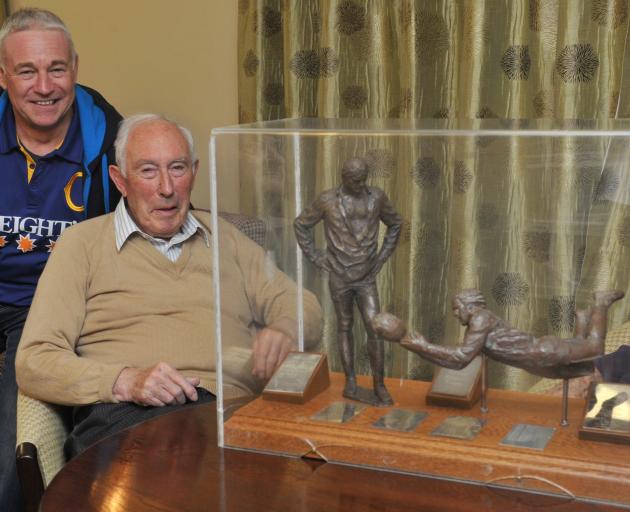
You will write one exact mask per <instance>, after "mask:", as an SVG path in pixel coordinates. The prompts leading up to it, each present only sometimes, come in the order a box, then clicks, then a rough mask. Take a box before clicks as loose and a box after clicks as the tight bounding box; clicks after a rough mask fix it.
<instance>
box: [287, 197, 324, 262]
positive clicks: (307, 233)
mask: <svg viewBox="0 0 630 512" xmlns="http://www.w3.org/2000/svg"><path fill="white" fill-rule="evenodd" d="M323 218H324V208H323V205H322V204H321V201H320V199H319V198H318V199H317V200H316V201H315V202H314V203H313V204H312V205H311V206H309V207H307V208H305V209H304V210H303V211H302V213H300V215H298V216H297V218H296V219H295V221H294V222H293V230H294V231H295V238H296V240H297V243H298V244H299V246H300V248H301V249H302V252H303V253H304V256H306V258H307V259H308V260H309V261H310V262H311V263H313V264H314V265H315V266H316V267H317V268H319V269H320V270H325V271H327V272H329V271H330V266H329V264H328V261H327V259H326V253H325V252H324V251H319V250H317V249H316V248H315V238H314V236H313V227H315V225H316V224H317V223H319V222H320V221H321V220H322V219H323Z"/></svg>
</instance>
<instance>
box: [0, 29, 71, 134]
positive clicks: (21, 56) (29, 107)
mask: <svg viewBox="0 0 630 512" xmlns="http://www.w3.org/2000/svg"><path fill="white" fill-rule="evenodd" d="M77 71H78V60H76V59H75V60H74V61H73V59H72V52H71V49H70V44H69V43H68V40H67V39H66V37H65V35H64V34H63V32H61V31H60V30H24V31H21V32H13V33H12V34H10V35H9V36H7V38H6V39H5V41H4V67H3V68H2V69H0V85H2V87H4V88H5V89H6V90H7V92H8V94H9V99H10V100H11V105H12V106H13V110H14V112H15V121H16V124H17V126H18V129H19V128H20V126H26V127H28V128H29V129H30V130H36V131H40V132H47V131H51V130H54V129H55V128H57V127H58V126H59V125H61V124H62V123H63V122H64V121H69V119H70V117H71V115H72V103H73V102H74V85H75V83H76V81H77Z"/></svg>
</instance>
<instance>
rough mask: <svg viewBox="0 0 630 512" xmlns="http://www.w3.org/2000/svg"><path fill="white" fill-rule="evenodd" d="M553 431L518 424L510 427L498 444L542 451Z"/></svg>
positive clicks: (549, 428)
mask: <svg viewBox="0 0 630 512" xmlns="http://www.w3.org/2000/svg"><path fill="white" fill-rule="evenodd" d="M555 431H556V429H555V428H552V427H541V426H538V425H528V424H526V423H518V424H516V425H514V426H513V427H512V430H510V433H509V434H508V435H507V436H505V437H504V438H503V439H502V441H501V442H500V443H499V444H503V445H506V446H518V447H519V448H531V449H532V450H544V449H545V447H546V446H547V443H548V442H549V441H550V440H551V437H552V436H553V433H554V432H555Z"/></svg>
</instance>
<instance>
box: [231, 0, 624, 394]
mask: <svg viewBox="0 0 630 512" xmlns="http://www.w3.org/2000/svg"><path fill="white" fill-rule="evenodd" d="M628 25H629V19H628V5H627V0H584V1H573V0H459V1H458V0H417V1H411V0H286V1H281V0H240V1H239V43H238V45H239V63H240V68H239V69H240V72H239V73H240V75H239V116H240V122H241V123H247V122H253V121H266V120H273V119H281V118H289V117H292V118H295V117H320V118H401V119H408V120H413V119H419V118H437V119H443V118H445V119H488V118H496V119H498V120H499V121H504V120H511V119H518V120H521V121H519V123H516V124H517V125H518V126H523V125H524V126H527V123H528V121H527V120H534V119H537V118H543V119H544V118H548V119H556V120H596V119H608V118H615V117H617V116H620V115H629V114H628V113H629V112H630V99H628V98H630V90H629V89H628V87H630V85H626V82H628V84H630V78H629V77H628V76H627V73H628V72H630V70H626V71H627V73H626V76H624V75H623V71H624V60H625V59H628V58H629V57H628V56H627V55H626V54H627V52H626V46H627V35H628ZM523 120H524V121H523ZM505 123H506V124H505V126H510V125H513V124H514V123H511V124H508V123H507V121H505ZM573 123H574V124H573V126H575V127H580V126H582V125H583V122H582V121H573ZM627 146H628V145H627V144H623V141H612V140H610V139H606V138H601V139H585V138H581V137H564V138H548V139H541V138H540V137H531V138H527V137H525V138H523V137H521V138H517V137H508V138H505V137H503V138H496V137H495V138H493V137H484V138H475V137H466V138H460V139H457V140H456V141H455V140H453V139H448V138H440V137H432V138H430V140H422V141H419V140H410V139H404V138H400V139H395V140H393V139H392V138H391V137H390V138H388V137H382V138H375V137H371V138H366V139H352V140H348V141H346V142H345V143H339V141H332V140H330V138H329V139H326V138H322V141H321V143H320V144H319V145H318V146H317V149H316V150H313V149H310V150H309V151H312V152H313V154H302V155H301V167H302V169H301V175H302V182H303V189H304V190H305V191H306V192H305V194H304V197H305V198H314V197H315V196H316V194H317V193H319V192H321V191H322V190H325V189H327V188H331V187H334V186H336V185H337V184H338V182H339V170H340V168H341V165H342V163H343V161H344V160H345V159H346V158H348V157H350V156H355V155H357V156H363V157H365V158H367V159H368V161H369V162H370V173H371V174H370V184H372V185H375V186H379V187H381V188H383V189H384V190H385V191H386V192H387V194H388V196H389V197H390V199H391V200H392V202H393V203H394V205H395V206H396V208H397V209H398V210H399V212H400V213H401V215H402V216H403V218H404V227H403V235H402V237H401V241H400V244H399V247H398V249H397V251H396V253H395V254H394V256H393V257H392V259H391V261H390V262H389V263H388V264H387V265H386V267H385V268H384V269H383V271H382V273H381V275H380V276H379V290H380V296H381V305H382V307H383V309H385V310H389V311H392V312H394V313H396V314H397V315H399V316H401V317H402V318H403V319H405V320H406V321H407V322H408V324H409V326H410V327H412V328H413V329H416V330H418V331H421V332H422V333H424V334H425V335H426V336H427V337H428V338H429V339H430V340H431V341H434V342H439V343H447V344H454V343H457V342H458V341H459V340H460V339H461V335H462V330H461V328H460V326H459V325H458V324H457V323H456V321H455V319H454V318H452V315H451V313H450V309H451V306H450V304H451V297H452V296H453V295H454V294H455V293H456V292H457V291H458V290H460V289H462V288H466V287H478V288H480V289H481V290H482V291H483V292H484V295H485V296H486V300H487V301H488V305H489V307H490V309H492V310H493V311H495V312H496V313H498V314H500V315H501V316H503V317H504V318H505V319H506V320H508V321H509V322H510V323H511V324H512V325H514V326H515V327H518V328H520V329H524V330H527V331H531V332H533V333H534V334H536V335H543V334H556V335H560V336H570V335H571V333H572V331H573V326H574V310H575V308H576V307H585V306H586V305H588V303H589V300H590V295H591V293H592V291H593V290H595V289H601V287H606V288H608V287H614V288H621V289H624V290H625V289H626V288H627V283H628V275H627V274H628V273H629V272H630V270H629V269H630V254H629V250H630V212H629V211H627V208H628V206H627V204H628V201H627V200H626V199H627V198H625V197H624V196H625V195H626V193H625V191H627V190H630V184H628V183H627V181H628V179H630V178H628V176H630V173H629V172H627V169H625V166H626V165H627V164H626V162H627V161H628V160H629V158H628V157H629V156H630V155H628V148H627ZM248 147H249V151H251V148H252V145H251V144H248ZM254 147H255V148H256V150H255V153H256V154H257V155H258V156H257V158H259V159H263V162H262V164H261V165H260V166H259V167H260V169H261V171H260V172H257V173H254V174H252V172H251V166H248V165H243V162H242V161H241V164H242V165H241V166H240V173H241V176H240V180H241V205H244V210H247V211H246V213H249V214H253V215H258V216H261V217H263V218H274V219H284V221H283V222H279V223H277V225H275V226H273V227H272V229H273V230H274V233H273V236H272V237H271V240H276V241H278V240H279V241H280V242H281V243H278V244H276V247H275V248H277V247H285V248H286V249H285V250H286V251H287V252H286V253H283V254H276V257H277V258H278V260H279V261H278V263H279V265H280V266H281V267H283V268H287V269H289V270H290V271H293V270H294V267H295V258H296V256H295V252H294V244H295V242H294V238H293V236H292V232H291V225H290V222H289V220H290V219H292V218H293V217H294V216H295V215H294V213H295V203H294V200H295V198H294V197H293V196H294V183H293V178H292V172H291V169H290V162H291V161H292V160H291V158H292V155H286V154H284V153H285V152H286V151H287V148H286V147H283V145H282V144H279V143H278V140H277V138H273V137H270V138H269V139H268V140H263V138H260V139H259V140H257V141H256V144H254ZM309 148H310V146H309ZM318 236H319V237H320V238H321V233H320V234H319V235H318ZM320 242H321V240H320ZM306 267H307V274H306V283H307V286H309V287H310V288H312V289H315V290H316V291H317V292H318V293H319V295H320V296H321V297H322V298H323V302H324V307H325V310H326V313H327V315H326V318H327V321H326V325H325V335H324V343H325V344H326V347H327V352H328V353H329V354H330V356H331V359H332V366H333V368H334V369H337V370H338V369H339V368H340V367H339V362H338V358H337V348H336V341H335V335H336V334H335V330H336V324H335V317H334V311H333V309H332V305H331V304H330V302H329V299H328V296H327V293H328V292H327V285H326V278H325V276H321V275H318V274H317V273H316V272H314V271H313V270H312V269H311V268H309V267H308V265H307V266H306ZM627 303H628V304H630V301H626V302H624V303H622V304H620V305H616V306H615V307H614V308H615V309H613V310H612V316H611V320H610V324H611V325H612V324H619V323H621V322H623V321H625V320H626V319H628V316H629V313H630V305H628V304H627ZM355 335H356V337H357V340H356V344H357V347H358V348H357V350H356V354H357V355H356V357H357V365H358V369H359V370H360V371H361V372H363V373H368V372H369V364H368V362H367V354H366V349H365V347H364V346H363V347H362V346H361V339H362V338H363V336H362V328H361V325H360V322H359V321H357V322H356V329H355ZM431 372H432V367H431V365H429V364H427V363H425V362H423V361H422V360H421V359H420V358H418V357H417V356H415V355H412V354H411V353H408V352H406V351H403V350H400V349H397V348H396V349H395V348H393V347H391V346H388V347H387V373H388V375H391V376H401V377H403V378H429V377H430V375H431ZM490 375H491V381H490V382H491V385H493V386H502V387H510V388H520V389H524V388H527V387H529V386H530V385H531V384H532V383H533V382H534V381H535V378H534V377H532V376H530V375H528V374H526V373H524V372H522V371H519V370H515V369H513V368H510V367H507V366H505V365H499V364H496V365H494V364H493V365H491V371H490Z"/></svg>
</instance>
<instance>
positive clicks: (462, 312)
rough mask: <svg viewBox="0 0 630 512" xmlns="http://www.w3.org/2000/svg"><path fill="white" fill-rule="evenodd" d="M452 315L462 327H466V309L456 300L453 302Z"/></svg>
mask: <svg viewBox="0 0 630 512" xmlns="http://www.w3.org/2000/svg"><path fill="white" fill-rule="evenodd" d="M453 315H455V317H456V318H457V319H458V320H459V321H460V323H461V324H462V325H466V324H467V323H468V320H470V312H469V311H468V308H467V307H466V306H465V305H464V304H462V303H461V302H460V301H459V300H458V299H454V300H453Z"/></svg>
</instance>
